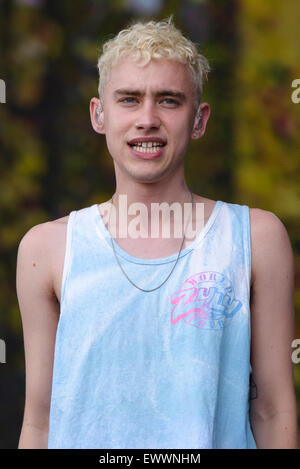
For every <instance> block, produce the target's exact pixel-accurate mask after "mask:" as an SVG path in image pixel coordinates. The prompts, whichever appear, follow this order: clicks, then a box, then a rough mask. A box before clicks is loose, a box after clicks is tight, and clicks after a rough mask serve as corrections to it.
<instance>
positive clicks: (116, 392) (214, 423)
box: [48, 200, 256, 449]
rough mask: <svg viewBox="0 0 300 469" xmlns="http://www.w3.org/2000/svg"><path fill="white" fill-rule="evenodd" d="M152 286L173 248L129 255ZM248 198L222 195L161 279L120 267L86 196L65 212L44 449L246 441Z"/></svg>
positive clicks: (125, 258)
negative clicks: (155, 254)
mask: <svg viewBox="0 0 300 469" xmlns="http://www.w3.org/2000/svg"><path fill="white" fill-rule="evenodd" d="M115 248H116V251H117V254H118V256H119V260H120V262H121V265H122V266H123V268H124V270H125V271H126V273H127V274H128V276H129V277H130V278H131V279H132V281H133V282H135V283H136V284H137V285H139V286H140V287H141V288H145V289H151V288H154V287H156V286H157V285H159V284H160V283H161V282H162V280H163V279H164V278H166V276H167V275H168V273H169V272H170V270H171V268H172V266H173V265H174V264H173V262H175V260H176V258H177V254H174V255H172V256H168V257H164V258H159V259H140V258H137V257H134V256H132V255H129V254H128V253H127V252H126V251H124V250H123V249H122V248H120V247H119V246H118V244H117V243H115ZM250 275H251V248H250V223H249V207H248V206H246V205H238V204H231V203H226V202H222V201H220V200H218V201H217V203H216V204H215V206H214V209H213V211H212V213H211V215H210V218H209V220H208V221H207V223H206V224H205V226H204V227H203V229H202V231H201V232H200V233H199V234H198V236H197V237H196V238H195V240H194V241H193V242H192V243H191V244H190V245H189V246H188V247H187V248H186V249H184V250H183V251H182V252H181V254H180V257H179V259H178V263H177V265H176V267H175V269H174V271H173V273H172V275H171V276H170V278H169V279H168V280H167V282H166V283H165V284H164V285H163V286H162V287H161V288H159V289H158V290H155V291H153V292H151V293H145V292H142V291H140V290H138V289H137V288H135V287H134V286H133V285H132V284H131V283H130V282H129V281H128V279H127V278H126V277H125V276H124V275H123V273H122V272H121V270H120V267H119V265H118V264H117V261H116V259H115V257H114V254H113V250H112V247H111V243H110V236H109V232H108V231H107V229H106V227H105V225H104V222H103V219H102V217H101V215H100V212H99V207H98V205H97V204H95V205H92V206H90V207H87V208H83V209H81V210H78V211H73V212H71V213H70V216H69V219H68V227H67V239H66V252H65V262H64V270H63V278H62V297H61V314H60V319H59V323H58V329H57V335H56V344H55V356H54V370H53V383H52V396H51V409H50V425H49V446H48V447H49V448H87V449H91V448H94V449H103V448H105V449H108V448H115V449H127V448H128V449H135V448H138V449H146V448H148V449H149V448H153V449H157V448H158V449H165V448H168V449H169V448H172V449H175V448H180V449H202V448H203V449H205V448H256V444H255V441H254V438H253V434H252V431H251V426H250V420H249V375H250V373H251V366H250V308H249V300H250Z"/></svg>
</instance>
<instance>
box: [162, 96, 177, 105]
mask: <svg viewBox="0 0 300 469" xmlns="http://www.w3.org/2000/svg"><path fill="white" fill-rule="evenodd" d="M163 101H168V102H167V104H173V105H177V104H179V103H178V102H177V101H175V99H172V98H165V99H164V100H163Z"/></svg>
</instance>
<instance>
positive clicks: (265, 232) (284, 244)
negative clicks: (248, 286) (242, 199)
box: [250, 208, 292, 281]
mask: <svg viewBox="0 0 300 469" xmlns="http://www.w3.org/2000/svg"><path fill="white" fill-rule="evenodd" d="M250 230H251V252H252V279H253V281H254V280H255V277H256V274H257V272H258V271H262V270H263V269H264V268H266V266H268V265H274V263H275V264H276V263H277V265H278V267H279V264H280V262H281V260H282V259H284V258H286V257H287V256H288V257H289V258H291V256H292V248H291V242H290V239H289V235H288V232H287V229H286V227H285V225H284V223H283V222H282V221H281V219H280V218H279V217H278V216H277V215H275V214H274V213H273V212H270V211H268V210H263V209H260V208H250Z"/></svg>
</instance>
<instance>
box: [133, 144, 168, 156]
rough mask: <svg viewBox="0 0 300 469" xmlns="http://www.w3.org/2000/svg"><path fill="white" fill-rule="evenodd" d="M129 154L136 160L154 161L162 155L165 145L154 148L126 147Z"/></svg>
mask: <svg viewBox="0 0 300 469" xmlns="http://www.w3.org/2000/svg"><path fill="white" fill-rule="evenodd" d="M128 146H129V149H130V152H131V153H132V154H133V155H134V156H137V157H138V158H144V159H154V158H158V157H160V156H161V155H162V153H163V151H164V149H165V145H163V146H156V147H149V148H148V147H143V146H138V145H128Z"/></svg>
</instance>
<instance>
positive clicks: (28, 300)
mask: <svg viewBox="0 0 300 469" xmlns="http://www.w3.org/2000/svg"><path fill="white" fill-rule="evenodd" d="M54 239H55V238H54V228H53V224H51V222H47V223H42V224H40V225H36V226H34V227H33V228H31V229H30V230H29V231H28V232H27V233H26V234H25V236H24V237H23V238H22V240H21V242H20V244H19V248H18V256H17V272H16V288H17V296H18V302H19V308H20V312H21V317H22V325H23V336H24V349H25V363H26V396H25V411H24V419H23V425H22V430H21V435H20V441H19V446H18V447H19V449H27V448H32V449H46V448H47V447H48V432H49V412H50V399H51V386H52V372H53V357H54V346H55V336H56V330H57V324H58V319H59V311H60V305H59V302H58V301H57V298H56V296H55V294H54V291H53V276H52V271H51V265H52V262H51V260H52V257H51V252H53V242H54Z"/></svg>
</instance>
